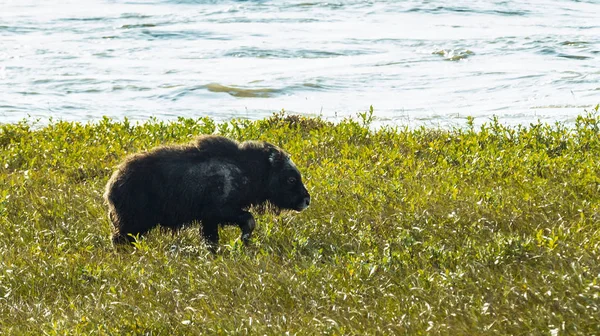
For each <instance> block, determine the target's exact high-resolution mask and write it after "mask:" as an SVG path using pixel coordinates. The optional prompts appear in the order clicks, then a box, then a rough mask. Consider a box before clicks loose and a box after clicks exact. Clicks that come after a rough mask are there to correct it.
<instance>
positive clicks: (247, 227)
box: [236, 211, 256, 245]
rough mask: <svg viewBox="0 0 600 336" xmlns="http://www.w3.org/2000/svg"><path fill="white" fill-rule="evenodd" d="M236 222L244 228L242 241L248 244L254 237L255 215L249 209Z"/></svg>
mask: <svg viewBox="0 0 600 336" xmlns="http://www.w3.org/2000/svg"><path fill="white" fill-rule="evenodd" d="M236 222H237V224H238V226H239V227H240V229H241V230H242V241H243V242H244V244H245V245H248V244H249V243H250V238H252V232H253V231H254V228H255V227H256V221H255V220H254V216H252V214H251V213H249V212H248V211H243V212H242V214H241V215H239V217H238V220H237V221H236Z"/></svg>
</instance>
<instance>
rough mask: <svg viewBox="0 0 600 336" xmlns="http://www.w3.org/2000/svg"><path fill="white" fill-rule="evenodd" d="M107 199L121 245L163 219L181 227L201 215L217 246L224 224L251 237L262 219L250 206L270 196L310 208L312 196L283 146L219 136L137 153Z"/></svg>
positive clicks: (205, 233)
mask: <svg viewBox="0 0 600 336" xmlns="http://www.w3.org/2000/svg"><path fill="white" fill-rule="evenodd" d="M104 198H105V200H106V202H107V203H108V209H109V210H108V214H109V217H110V220H111V221H112V223H113V225H114V227H115V232H114V235H113V238H112V239H113V243H114V244H120V243H128V242H132V241H134V238H133V237H132V236H136V235H140V236H141V235H143V234H144V233H146V232H148V231H149V230H150V229H152V228H153V227H155V226H157V225H160V226H162V227H168V228H172V229H177V228H180V227H181V226H183V225H185V224H188V223H191V222H193V221H200V222H201V224H202V234H203V236H204V238H205V240H206V242H207V243H208V244H209V246H210V247H211V249H213V250H214V249H215V248H216V246H217V244H218V242H219V234H218V227H219V225H224V224H234V225H237V226H239V227H240V229H241V230H242V240H243V241H244V243H248V241H249V239H250V237H251V236H252V231H253V230H254V226H255V221H254V217H253V216H252V214H251V213H250V212H248V210H247V209H248V207H250V206H253V205H262V204H264V203H266V202H269V203H271V204H273V205H274V206H276V207H278V208H280V209H292V210H296V211H302V210H304V209H306V208H307V207H308V205H309V203H310V195H309V194H308V191H307V190H306V188H305V187H304V184H303V183H302V178H301V176H300V172H299V171H298V168H296V166H295V165H294V163H293V162H292V161H291V160H290V158H289V156H288V155H287V154H286V153H285V152H284V151H282V150H281V149H280V148H278V147H276V146H274V145H271V144H269V143H267V142H259V141H246V142H243V143H237V142H235V141H233V140H230V139H227V138H225V137H222V136H212V135H208V136H206V135H205V136H200V137H199V138H197V139H196V140H195V141H193V142H191V143H189V144H187V145H176V146H163V147H158V148H155V149H153V150H152V151H150V152H147V153H139V154H134V155H131V156H129V157H128V158H126V159H125V161H124V162H123V163H121V165H120V166H119V167H118V169H117V171H115V172H114V174H113V175H112V177H111V178H110V180H109V181H108V184H107V185H106V192H105V193H104Z"/></svg>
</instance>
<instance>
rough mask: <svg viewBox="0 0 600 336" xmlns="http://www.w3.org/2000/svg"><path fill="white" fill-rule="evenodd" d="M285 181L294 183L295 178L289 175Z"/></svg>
mask: <svg viewBox="0 0 600 336" xmlns="http://www.w3.org/2000/svg"><path fill="white" fill-rule="evenodd" d="M287 183H288V184H294V183H296V178H295V177H289V178H288V179H287Z"/></svg>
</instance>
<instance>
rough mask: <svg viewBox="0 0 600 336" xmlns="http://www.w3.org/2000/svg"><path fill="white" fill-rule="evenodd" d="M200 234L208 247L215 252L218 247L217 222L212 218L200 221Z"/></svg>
mask: <svg viewBox="0 0 600 336" xmlns="http://www.w3.org/2000/svg"><path fill="white" fill-rule="evenodd" d="M202 236H203V237H204V241H205V242H206V245H208V249H209V250H210V251H211V252H213V253H215V252H217V248H218V247H219V222H218V221H216V220H214V219H205V220H203V221H202Z"/></svg>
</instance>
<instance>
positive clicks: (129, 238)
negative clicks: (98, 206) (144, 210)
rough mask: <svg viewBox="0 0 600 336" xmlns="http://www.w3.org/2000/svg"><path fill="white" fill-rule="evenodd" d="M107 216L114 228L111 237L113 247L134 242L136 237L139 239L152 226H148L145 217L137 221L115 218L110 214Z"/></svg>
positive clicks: (114, 215) (113, 214)
mask: <svg viewBox="0 0 600 336" xmlns="http://www.w3.org/2000/svg"><path fill="white" fill-rule="evenodd" d="M109 216H110V218H111V220H112V222H113V225H114V227H115V232H114V233H113V236H112V242H113V245H122V244H130V243H133V242H135V240H136V237H141V236H143V235H144V234H145V233H147V232H148V231H149V230H150V228H151V227H152V225H149V224H148V223H149V222H148V219H147V218H146V216H140V217H139V218H137V219H134V220H132V219H127V220H126V219H125V218H122V217H118V216H116V214H115V213H113V212H110V213H109Z"/></svg>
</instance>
